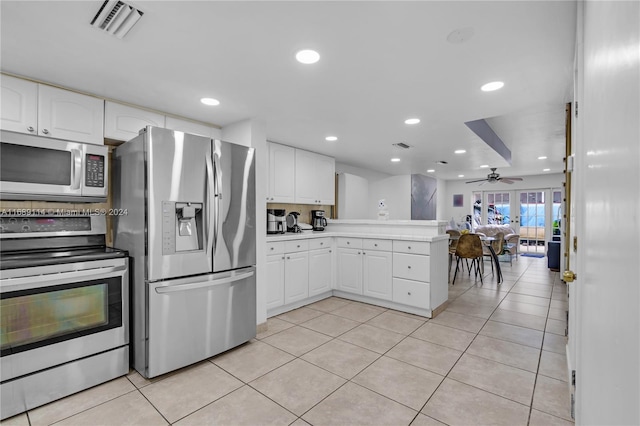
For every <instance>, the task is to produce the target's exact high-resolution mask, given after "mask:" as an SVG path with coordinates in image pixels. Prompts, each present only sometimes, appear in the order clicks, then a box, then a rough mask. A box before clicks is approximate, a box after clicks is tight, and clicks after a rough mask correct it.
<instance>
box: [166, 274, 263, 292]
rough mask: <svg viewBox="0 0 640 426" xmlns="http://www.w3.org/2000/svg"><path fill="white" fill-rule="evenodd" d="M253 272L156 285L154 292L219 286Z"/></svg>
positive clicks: (250, 275) (246, 276)
mask: <svg viewBox="0 0 640 426" xmlns="http://www.w3.org/2000/svg"><path fill="white" fill-rule="evenodd" d="M253 274H254V272H253V271H251V272H245V273H243V274H238V275H234V276H231V277H226V278H220V279H217V280H213V281H205V282H198V283H193V284H179V285H174V286H171V285H170V286H166V287H157V288H156V293H158V294H167V293H177V292H180V291H187V290H197V289H201V288H213V287H219V286H221V285H225V284H229V283H233V282H236V281H241V280H244V279H247V278H250V277H252V276H253Z"/></svg>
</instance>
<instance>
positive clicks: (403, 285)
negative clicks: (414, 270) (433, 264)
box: [393, 278, 431, 309]
mask: <svg viewBox="0 0 640 426" xmlns="http://www.w3.org/2000/svg"><path fill="white" fill-rule="evenodd" d="M429 294H430V289H429V283H421V282H416V281H409V280H403V279H400V278H394V279H393V301H394V302H398V303H402V304H404V305H409V306H416V307H419V308H425V309H429V308H430V306H431V302H430V300H429Z"/></svg>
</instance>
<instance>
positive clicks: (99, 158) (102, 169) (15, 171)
mask: <svg viewBox="0 0 640 426" xmlns="http://www.w3.org/2000/svg"><path fill="white" fill-rule="evenodd" d="M0 137H1V140H0V199H3V200H43V201H76V202H78V201H79V202H103V201H106V199H107V193H108V182H109V161H108V160H109V159H108V149H107V147H106V146H102V145H91V144H84V143H79V142H71V141H65V140H61V139H53V138H45V137H41V136H34V135H27V134H22V133H15V132H8V131H5V130H2V131H0Z"/></svg>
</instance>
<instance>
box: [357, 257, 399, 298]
mask: <svg viewBox="0 0 640 426" xmlns="http://www.w3.org/2000/svg"><path fill="white" fill-rule="evenodd" d="M362 258H363V264H362V271H363V276H362V283H363V294H364V295H365V296H371V297H375V298H378V299H384V300H391V296H392V277H393V275H392V271H393V268H392V265H393V261H392V253H391V252H390V251H371V250H367V251H366V252H364V254H363V256H362Z"/></svg>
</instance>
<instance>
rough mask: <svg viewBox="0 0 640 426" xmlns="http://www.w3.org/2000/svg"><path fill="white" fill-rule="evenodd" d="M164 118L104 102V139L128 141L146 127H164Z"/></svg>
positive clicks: (160, 115)
mask: <svg viewBox="0 0 640 426" xmlns="http://www.w3.org/2000/svg"><path fill="white" fill-rule="evenodd" d="M164 121H165V117H164V115H162V114H158V113H156V112H151V111H146V110H143V109H138V108H133V107H130V106H127V105H122V104H118V103H115V102H109V101H107V102H106V105H105V115H104V137H105V138H109V139H115V140H119V141H128V140H130V139H133V138H135V137H136V136H138V133H139V132H140V130H141V129H143V128H145V127H146V126H156V127H165V122H164Z"/></svg>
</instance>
